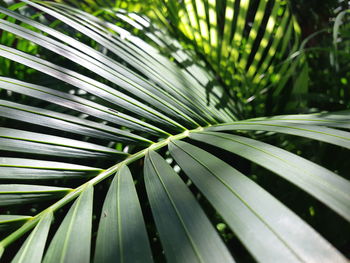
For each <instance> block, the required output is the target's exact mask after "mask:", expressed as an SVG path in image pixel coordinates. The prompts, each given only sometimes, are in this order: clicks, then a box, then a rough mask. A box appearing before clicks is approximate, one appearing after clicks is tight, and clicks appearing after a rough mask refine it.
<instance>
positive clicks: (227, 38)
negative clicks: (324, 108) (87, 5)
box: [0, 0, 350, 262]
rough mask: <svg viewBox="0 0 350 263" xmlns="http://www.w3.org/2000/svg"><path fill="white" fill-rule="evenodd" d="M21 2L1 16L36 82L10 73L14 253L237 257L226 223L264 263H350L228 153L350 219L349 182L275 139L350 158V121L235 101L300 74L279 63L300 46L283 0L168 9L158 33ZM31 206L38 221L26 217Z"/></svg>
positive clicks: (8, 247)
mask: <svg viewBox="0 0 350 263" xmlns="http://www.w3.org/2000/svg"><path fill="white" fill-rule="evenodd" d="M23 2H25V5H24V4H21V5H16V6H13V7H12V8H9V9H6V8H0V12H1V13H2V14H3V15H2V16H1V17H0V19H1V20H0V29H1V30H2V32H7V34H11V35H8V36H11V39H10V40H9V44H6V43H4V42H1V43H2V45H1V46H0V55H1V56H2V57H3V58H5V59H4V61H6V63H10V62H9V61H10V60H11V61H13V62H16V63H17V64H21V65H22V67H23V65H25V66H26V67H29V68H32V69H35V70H36V71H35V73H32V74H35V76H36V78H33V79H31V80H27V79H24V80H23V79H22V80H18V79H15V78H14V76H13V75H11V74H4V76H2V77H0V88H1V89H2V90H1V91H0V92H1V93H0V94H1V96H2V97H1V100H0V108H1V110H0V117H1V119H0V120H1V122H2V123H3V125H2V126H3V127H1V128H0V149H1V150H2V151H3V152H2V156H3V157H1V158H0V160H1V162H0V173H1V175H0V179H1V180H2V182H4V183H3V184H0V205H1V206H2V207H5V208H6V209H8V210H7V212H8V213H9V214H11V215H2V216H1V217H2V219H1V218H0V227H1V230H4V231H5V232H6V231H7V233H6V236H5V237H4V238H3V239H2V241H0V249H1V252H4V255H3V259H5V260H6V259H9V260H13V261H14V262H41V261H42V260H43V261H44V262H89V261H90V260H91V259H94V261H95V262H101V261H106V262H109V261H118V262H119V261H120V262H153V261H162V260H163V261H164V258H163V255H162V251H163V250H164V256H165V258H166V260H167V261H169V262H233V261H234V260H235V259H237V261H240V258H239V255H236V254H235V252H234V251H235V248H234V247H230V245H228V242H227V237H225V236H224V235H222V233H218V232H217V231H216V229H215V227H214V226H213V222H214V221H215V220H216V219H214V218H213V215H212V214H215V217H216V218H219V220H220V221H222V222H225V223H226V224H227V225H228V226H229V228H230V229H231V230H230V231H232V235H234V236H235V237H237V238H238V240H239V242H240V243H241V244H243V246H244V247H245V248H246V249H247V251H248V252H249V254H250V255H252V256H253V258H254V259H256V260H257V261H260V262H265V261H266V262H268V261H271V262H276V261H280V260H283V261H292V262H321V261H322V262H347V259H346V258H345V257H344V256H343V255H342V254H341V253H340V252H339V251H338V250H337V249H336V248H335V247H334V246H333V245H332V244H331V243H332V242H331V241H327V240H326V238H324V237H322V236H321V235H320V234H319V233H318V232H317V231H318V230H319V229H313V228H312V227H311V226H310V225H308V223H307V222H305V221H303V219H302V218H301V217H300V216H299V215H297V214H296V213H295V212H293V211H292V209H290V208H288V207H287V205H285V204H283V203H282V202H281V201H279V200H278V197H277V196H276V197H274V196H273V195H272V194H270V193H269V192H268V191H267V190H265V189H264V188H263V187H262V186H260V185H258V184H257V183H256V182H254V181H253V180H251V179H250V178H249V175H248V174H247V175H245V174H244V173H242V172H240V171H239V170H237V169H235V168H234V167H232V166H231V165H232V164H231V163H230V164H228V163H227V162H225V161H224V160H222V159H220V156H222V155H223V154H227V155H228V156H229V158H232V157H234V156H235V155H239V156H241V157H243V158H244V159H246V160H248V161H251V162H253V163H256V164H257V165H259V166H262V167H265V168H267V169H268V170H270V171H272V172H273V173H275V174H277V175H278V176H280V177H282V178H283V179H285V181H286V182H288V183H291V184H293V185H295V186H297V188H299V189H302V190H304V191H305V192H307V193H309V194H310V195H312V196H313V198H315V199H318V200H320V201H322V202H323V203H324V204H325V205H327V206H328V207H329V208H330V209H332V210H334V211H335V212H336V213H337V214H339V215H340V216H342V217H343V218H344V219H345V220H346V221H350V207H349V203H350V195H349V193H350V182H349V181H348V180H347V179H345V178H344V177H342V176H341V175H337V174H336V173H333V172H332V171H330V170H328V169H326V168H324V167H322V166H320V165H318V164H315V163H313V162H311V161H309V160H306V159H305V158H302V157H300V156H297V155H295V154H293V153H291V152H288V151H287V150H285V149H283V147H277V146H273V145H271V144H269V143H267V142H263V141H262V140H265V139H266V140H267V141H268V139H270V138H276V137H278V136H279V134H286V136H291V135H296V136H299V137H304V138H307V140H310V139H312V140H316V141H321V142H324V143H327V144H333V145H335V146H337V147H339V146H340V147H343V148H344V149H345V150H348V149H349V148H350V143H349V142H350V135H349V134H350V133H349V132H348V131H347V129H349V128H350V126H349V120H350V113H349V111H344V112H338V113H319V114H303V115H299V114H297V115H277V116H272V117H260V118H254V119H245V118H242V116H251V115H252V114H251V110H250V109H249V107H247V108H246V105H245V104H244V101H241V100H239V99H237V97H236V96H238V93H241V95H240V96H241V97H244V98H245V99H247V98H249V97H251V96H259V94H260V92H261V91H262V90H264V89H267V90H268V89H269V88H271V87H269V85H270V84H271V78H272V75H274V76H275V77H276V76H277V77H276V78H277V79H278V78H283V79H282V80H281V81H280V82H278V84H277V85H276V86H275V87H276V89H275V90H273V91H272V92H271V93H269V92H267V94H269V95H271V96H276V94H279V93H280V92H282V91H283V88H284V84H283V83H285V82H286V81H287V80H288V79H289V77H290V73H289V72H291V71H293V70H292V69H295V68H297V67H296V65H293V66H290V64H283V66H282V67H279V66H278V63H280V62H281V61H282V60H283V59H285V58H287V57H288V52H290V51H295V50H296V49H297V47H298V37H299V36H298V34H299V32H298V26H297V24H296V22H295V18H294V17H293V15H292V14H291V12H290V10H289V8H288V7H287V6H285V5H284V4H283V3H282V2H281V1H268V2H267V1H258V2H257V3H256V4H255V5H253V3H252V1H226V2H221V1H202V0H198V1H184V2H176V1H164V3H165V5H164V6H158V8H157V9H155V10H154V11H155V13H156V14H157V16H158V17H157V20H156V21H157V23H158V24H157V23H156V22H154V21H151V20H149V19H148V18H147V17H145V16H141V15H137V14H135V13H126V12H122V11H115V10H113V9H108V10H104V11H101V12H99V14H101V16H103V17H105V18H108V19H109V20H108V21H104V20H101V19H99V18H97V17H95V16H92V15H90V14H87V13H84V12H83V11H81V10H77V9H74V8H72V7H69V6H66V5H63V4H58V3H51V2H42V1H35V2H32V1H23ZM19 7H22V8H24V9H25V10H27V11H29V13H30V12H33V10H36V11H37V12H39V11H40V12H39V13H38V15H34V16H33V17H29V16H28V15H26V13H25V12H23V11H22V10H23V9H18V8H19ZM11 9H13V10H17V9H18V10H17V11H13V10H11ZM38 10H39V11H38ZM220 14H224V15H223V16H220ZM251 16H252V17H253V18H255V19H254V22H253V24H252V25H251V28H249V29H248V28H247V25H248V23H249V21H250V17H251ZM166 19H169V21H170V22H171V23H172V25H171V26H170V25H169V24H167V25H165V26H166V27H164V23H166V22H165V21H166ZM262 21H264V23H263V25H261V23H262ZM162 23H163V24H162ZM174 26H176V28H175V29H174ZM167 29H168V30H170V33H169V31H168V30H167ZM174 32H176V33H177V34H180V33H181V34H182V37H184V36H185V37H186V38H182V37H181V34H180V38H179V39H180V41H178V40H177V39H174V38H173V35H172V34H173V33H174ZM283 34H285V38H283V39H282V38H281V37H280V36H281V35H283ZM14 37H17V38H19V39H21V41H23V43H27V44H25V45H24V47H26V46H27V45H29V44H28V43H30V45H33V46H35V47H36V49H35V50H36V51H37V52H36V53H35V52H34V53H33V52H32V50H29V49H27V50H26V49H25V48H22V49H20V48H17V47H16V46H15V45H12V43H13V41H12V40H13V39H12V38H14ZM181 39H182V40H181ZM183 39H185V40H184V41H183ZM186 41H187V43H190V44H192V45H194V46H195V52H193V50H191V48H188V46H187V48H184V47H183V45H184V42H186ZM290 41H292V45H291V46H292V47H291V49H288V48H287V45H288V44H289V42H290ZM264 50H265V51H264ZM200 55H205V59H206V63H207V64H205V62H204V61H202V60H201V59H200V57H201V56H200ZM298 62H300V61H298ZM17 64H16V65H17ZM208 64H209V65H210V66H211V69H210V67H208ZM4 72H5V73H6V71H4ZM287 73H288V74H287ZM216 74H217V75H219V76H220V78H221V80H223V82H220V81H221V80H220V79H219V80H217V79H216V77H215V75H216ZM267 75H269V76H268V77H266V78H265V77H264V76H267ZM237 81H238V83H239V84H238V85H234V83H237ZM272 82H273V81H272ZM281 83H282V84H281ZM38 84H40V85H38ZM275 84H276V83H275ZM227 85H232V86H233V87H234V88H233V89H228V88H227ZM270 86H271V85H270ZM232 90H233V91H234V92H233V93H234V94H233V96H232ZM238 97H239V96H238ZM245 102H246V101H245ZM260 102H261V101H260ZM260 102H259V103H260ZM279 114H281V113H279ZM219 131H220V132H219ZM262 131H263V132H264V133H261V132H262ZM261 134H263V136H260V135H261ZM242 135H244V136H242ZM259 138H262V139H261V140H260V139H259ZM208 144H209V145H212V146H214V147H216V148H215V150H213V149H212V148H210V147H208ZM167 149H168V150H167ZM157 152H158V153H157ZM142 171H143V172H142ZM179 171H181V172H179ZM111 176H114V179H113V180H110V177H111ZM271 176H273V175H271ZM28 182H30V184H29V183H28ZM104 193H106V195H104ZM202 196H204V197H202ZM207 201H208V202H209V203H208V202H207ZM39 202H40V203H39ZM37 203H38V204H37ZM102 203H103V204H102ZM32 204H35V205H37V207H39V210H40V211H39V212H38V213H36V212H35V213H34V214H30V215H29V214H26V213H18V211H21V210H20V209H22V208H23V207H24V205H27V206H30V205H32ZM39 205H40V206H39ZM69 205H71V206H70V207H68V206H69ZM210 209H212V210H213V211H214V212H210V211H211V210H210ZM24 211H26V210H24ZM151 213H152V215H153V220H152V218H151V216H150V214H151ZM53 216H54V217H55V220H53ZM334 216H336V215H334ZM97 224H98V227H97ZM14 228H15V231H13V229H14ZM11 231H13V232H12V233H11ZM8 233H9V234H8ZM26 233H28V234H29V235H28V236H25V234H26ZM158 238H159V239H160V243H154V240H158ZM21 240H23V241H24V242H23V243H22V244H21V248H20V249H19V250H18V251H13V248H14V246H13V245H12V244H13V243H17V242H21ZM18 244H19V243H18ZM92 246H94V247H92ZM232 251H233V253H232Z"/></svg>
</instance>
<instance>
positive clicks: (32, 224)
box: [0, 127, 202, 257]
mask: <svg viewBox="0 0 350 263" xmlns="http://www.w3.org/2000/svg"><path fill="white" fill-rule="evenodd" d="M198 129H202V127H200V128H197V129H195V130H191V131H190V130H186V131H184V132H183V133H180V134H177V135H172V136H169V137H168V138H166V139H164V140H162V141H160V142H157V143H153V144H151V145H150V146H149V147H147V148H145V149H143V150H141V151H139V152H137V153H134V154H132V155H130V156H129V157H128V158H126V159H125V160H123V161H122V162H120V163H117V164H115V165H114V166H112V167H110V168H109V169H107V170H104V171H103V172H101V173H100V174H99V175H97V176H96V177H94V178H92V179H91V180H89V181H87V182H86V183H84V184H82V185H81V186H79V187H78V188H75V189H72V190H71V191H69V193H68V194H67V195H65V196H64V197H63V198H62V199H60V200H58V201H57V202H56V203H54V204H53V205H51V206H49V207H48V208H46V209H45V210H43V211H42V212H40V213H39V214H37V215H36V216H34V217H33V218H31V219H30V220H29V221H28V222H27V223H25V224H24V225H23V226H21V227H20V228H19V229H17V230H16V231H14V232H13V233H11V234H10V235H9V236H7V237H6V238H4V239H3V240H2V241H1V242H0V257H1V255H2V252H3V251H4V249H5V248H6V247H7V246H8V245H10V244H11V243H13V242H14V241H16V240H17V239H18V238H20V237H21V236H23V235H24V234H25V233H27V232H28V231H29V230H31V229H32V228H34V227H35V226H36V225H37V224H38V223H39V222H40V220H41V219H42V218H44V216H45V215H46V214H47V213H50V212H52V213H53V212H55V211H57V210H58V209H60V208H61V207H63V206H64V205H66V204H67V203H69V202H71V201H72V200H74V199H75V198H77V197H78V196H79V195H80V194H81V193H82V192H83V191H84V190H85V189H86V187H88V186H94V185H96V184H98V183H99V182H101V181H103V180H104V179H106V178H108V177H109V176H111V175H112V174H114V173H116V172H117V171H118V170H119V169H120V168H121V167H122V166H123V165H128V164H130V163H133V162H134V161H136V160H138V159H141V158H143V157H144V156H145V154H146V153H147V151H148V150H150V149H152V150H158V149H160V148H162V147H164V146H167V145H168V143H169V142H170V140H181V139H183V138H186V137H188V136H189V134H190V132H195V131H196V130H198Z"/></svg>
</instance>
